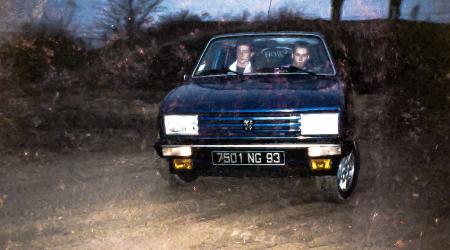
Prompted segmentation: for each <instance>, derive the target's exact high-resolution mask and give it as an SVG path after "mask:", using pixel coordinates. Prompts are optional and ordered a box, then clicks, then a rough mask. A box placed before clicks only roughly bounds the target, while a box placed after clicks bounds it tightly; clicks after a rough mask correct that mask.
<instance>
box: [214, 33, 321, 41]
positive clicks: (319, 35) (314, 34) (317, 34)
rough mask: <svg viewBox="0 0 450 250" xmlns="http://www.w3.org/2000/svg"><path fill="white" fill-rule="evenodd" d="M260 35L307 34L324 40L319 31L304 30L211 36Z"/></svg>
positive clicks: (217, 36)
mask: <svg viewBox="0 0 450 250" xmlns="http://www.w3.org/2000/svg"><path fill="white" fill-rule="evenodd" d="M260 35H269V36H274V35H309V36H318V37H320V38H322V39H323V40H324V36H323V35H322V34H321V33H319V32H304V31H276V32H275V31H273V32H241V33H229V34H221V35H216V36H213V37H212V38H211V40H212V39H216V38H223V37H235V36H260Z"/></svg>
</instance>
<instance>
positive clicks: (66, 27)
mask: <svg viewBox="0 0 450 250" xmlns="http://www.w3.org/2000/svg"><path fill="white" fill-rule="evenodd" d="M77 7H78V6H77V4H76V0H53V1H51V2H48V3H47V5H46V6H45V9H44V12H43V14H42V20H41V23H42V24H44V25H46V26H47V27H48V28H50V29H53V30H56V31H72V32H74V31H75V27H73V17H74V16H75V12H76V10H77Z"/></svg>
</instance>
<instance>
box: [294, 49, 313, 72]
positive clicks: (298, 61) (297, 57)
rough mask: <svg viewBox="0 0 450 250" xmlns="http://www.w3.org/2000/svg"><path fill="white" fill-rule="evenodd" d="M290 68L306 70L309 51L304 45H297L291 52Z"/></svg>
mask: <svg viewBox="0 0 450 250" xmlns="http://www.w3.org/2000/svg"><path fill="white" fill-rule="evenodd" d="M291 57H292V64H291V66H292V67H296V68H299V69H307V67H308V61H309V59H310V54H309V49H308V47H307V46H305V45H301V44H297V45H295V46H294V49H293V50H292V56H291Z"/></svg>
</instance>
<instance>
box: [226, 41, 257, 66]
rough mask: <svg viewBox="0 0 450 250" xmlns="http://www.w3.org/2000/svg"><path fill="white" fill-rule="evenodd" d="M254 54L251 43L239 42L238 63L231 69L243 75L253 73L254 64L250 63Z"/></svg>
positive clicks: (233, 64)
mask: <svg viewBox="0 0 450 250" xmlns="http://www.w3.org/2000/svg"><path fill="white" fill-rule="evenodd" d="M253 54H254V53H253V51H252V46H251V44H250V42H247V41H241V42H238V43H237V44H236V61H235V62H234V63H232V64H231V65H230V67H229V69H230V70H232V71H236V72H238V73H243V74H246V73H251V72H253V69H252V63H251V62H250V59H251V58H252V57H253Z"/></svg>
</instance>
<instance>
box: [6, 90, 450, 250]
mask: <svg viewBox="0 0 450 250" xmlns="http://www.w3.org/2000/svg"><path fill="white" fill-rule="evenodd" d="M382 103H383V100H380V99H377V98H375V97H374V96H366V97H361V98H359V100H358V103H357V106H358V107H359V110H360V111H359V114H358V120H359V122H358V124H359V131H363V132H360V135H359V141H360V147H361V161H362V164H363V165H362V170H361V175H360V180H359V185H358V187H357V189H356V192H355V193H354V196H353V197H352V199H351V200H350V201H349V202H347V203H345V204H339V205H337V204H332V203H327V202H324V201H321V200H320V199H317V198H316V197H315V195H313V194H314V193H315V192H316V190H315V189H314V187H313V185H311V184H312V181H311V180H309V179H267V178H264V179H237V178H213V177H208V178H200V179H199V180H198V181H196V182H194V183H193V184H192V185H189V186H186V187H180V188H170V187H168V186H167V184H166V182H165V181H164V179H163V178H161V175H160V173H159V170H158V169H157V164H156V163H157V161H158V160H157V156H156V155H155V153H154V152H153V150H152V149H151V148H148V149H146V150H143V151H142V150H140V149H137V148H138V147H135V146H129V147H126V148H117V147H112V149H109V150H106V151H102V152H94V153H89V152H78V153H73V154H51V153H46V154H44V155H40V156H38V157H37V159H31V158H33V157H35V156H30V155H28V156H22V157H18V156H4V157H2V158H1V159H0V163H1V165H0V248H4V249H28V248H58V249H60V248H62V249H67V248H77V249H111V248H114V249H130V248H131V249H179V248H194V249H215V248H225V249H236V248H248V249H260V248H275V249H301V248H310V247H311V248H322V249H329V248H333V249H348V248H354V249H361V248H369V249H377V248H378V249H386V248H405V249H450V237H449V234H450V220H449V217H450V199H449V198H450V195H449V191H448V188H449V186H450V184H449V183H450V170H449V169H448V163H445V164H431V163H432V160H433V161H439V160H440V161H441V162H448V156H447V155H445V152H446V150H448V147H446V146H442V145H445V144H448V141H447V140H448V138H442V140H443V143H445V144H442V142H440V141H439V142H436V143H439V145H441V146H438V147H437V148H436V147H435V146H433V147H431V148H426V149H420V147H418V146H417V144H414V143H413V141H412V140H413V139H414V138H413V139H411V138H410V137H403V136H399V138H395V140H393V138H392V137H390V136H388V135H387V134H386V133H385V132H384V129H385V128H383V127H382V126H381V125H379V123H378V121H379V119H381V117H383V107H382V106H380V104H381V105H382ZM363 111H364V112H363ZM418 150H424V151H422V152H421V151H418ZM433 150H435V151H436V152H438V153H437V154H436V155H437V156H436V157H435V158H434V159H429V158H427V157H425V156H422V155H421V153H423V152H430V151H433ZM433 152H434V151H433ZM439 152H440V153H439ZM447 152H448V151H447Z"/></svg>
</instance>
